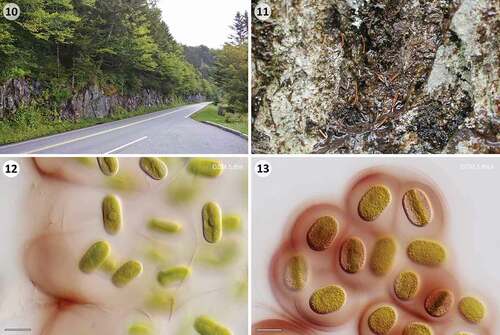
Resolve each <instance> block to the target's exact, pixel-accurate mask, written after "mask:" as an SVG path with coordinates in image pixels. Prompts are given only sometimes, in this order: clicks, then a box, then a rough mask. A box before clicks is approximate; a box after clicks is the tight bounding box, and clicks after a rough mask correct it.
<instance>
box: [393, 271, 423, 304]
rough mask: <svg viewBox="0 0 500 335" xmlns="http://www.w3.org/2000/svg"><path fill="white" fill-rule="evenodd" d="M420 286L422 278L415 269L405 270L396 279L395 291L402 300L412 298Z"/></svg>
mask: <svg viewBox="0 0 500 335" xmlns="http://www.w3.org/2000/svg"><path fill="white" fill-rule="evenodd" d="M419 286H420V278H419V276H418V274H417V273H415V272H413V271H403V272H401V273H400V274H398V276H397V277H396V279H395V280H394V293H395V294H396V296H397V297H398V298H399V299H401V300H405V301H406V300H411V299H413V298H414V297H415V295H416V294H417V292H418V289H419Z"/></svg>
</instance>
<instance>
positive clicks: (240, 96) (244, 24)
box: [185, 12, 248, 134]
mask: <svg viewBox="0 0 500 335" xmlns="http://www.w3.org/2000/svg"><path fill="white" fill-rule="evenodd" d="M231 28H232V30H233V34H232V35H231V36H229V41H228V42H227V43H226V44H225V45H224V47H223V48H222V49H221V50H214V51H211V50H209V49H207V48H206V47H203V46H201V47H198V48H188V49H186V50H185V52H186V57H187V58H188V60H190V61H191V62H192V63H193V64H194V65H195V67H197V68H198V69H199V71H200V72H201V73H202V74H204V76H206V77H207V78H210V80H211V82H213V83H215V85H216V90H215V99H214V104H215V106H213V105H212V106H208V107H207V108H206V109H205V110H203V111H200V112H199V113H197V114H195V115H194V116H193V119H195V120H200V121H211V122H215V123H219V124H222V125H224V126H227V127H229V128H233V129H236V130H238V131H240V132H242V133H245V134H248V13H246V12H245V13H244V14H241V13H237V14H236V16H235V17H234V22H233V25H232V26H231ZM243 128H245V129H244V130H242V129H243Z"/></svg>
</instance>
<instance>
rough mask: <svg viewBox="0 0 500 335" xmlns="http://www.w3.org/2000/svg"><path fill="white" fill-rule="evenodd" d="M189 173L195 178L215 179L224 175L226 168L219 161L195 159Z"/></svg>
mask: <svg viewBox="0 0 500 335" xmlns="http://www.w3.org/2000/svg"><path fill="white" fill-rule="evenodd" d="M187 169H188V171H189V172H190V173H191V174H193V175H195V176H202V177H208V178H215V177H218V176H220V175H221V174H222V172H223V171H224V167H223V165H222V162H221V161H220V160H218V159H208V158H193V159H191V160H190V161H189V164H188V166H187Z"/></svg>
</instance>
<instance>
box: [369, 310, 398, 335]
mask: <svg viewBox="0 0 500 335" xmlns="http://www.w3.org/2000/svg"><path fill="white" fill-rule="evenodd" d="M397 320H398V315H397V313H396V310H395V309H394V308H393V307H391V306H381V307H379V308H377V309H376V310H375V311H373V313H372V314H370V316H369V317H368V327H369V328H370V330H371V331H372V332H373V333H374V334H376V335H386V334H388V333H389V332H390V331H391V329H392V328H393V327H394V325H395V324H396V322H397Z"/></svg>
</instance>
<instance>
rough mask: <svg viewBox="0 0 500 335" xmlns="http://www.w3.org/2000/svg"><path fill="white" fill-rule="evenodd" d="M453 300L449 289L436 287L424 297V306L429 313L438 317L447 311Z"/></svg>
mask: <svg viewBox="0 0 500 335" xmlns="http://www.w3.org/2000/svg"><path fill="white" fill-rule="evenodd" d="M454 301H455V298H454V296H453V293H452V292H451V291H449V290H444V289H437V290H434V291H432V292H431V293H430V294H429V295H428V296H427V298H425V303H424V306H425V310H426V311H427V313H429V315H431V316H433V317H436V318H439V317H441V316H443V315H445V314H446V313H448V311H449V310H450V308H451V307H452V306H453V303H454Z"/></svg>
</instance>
